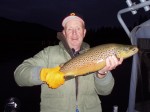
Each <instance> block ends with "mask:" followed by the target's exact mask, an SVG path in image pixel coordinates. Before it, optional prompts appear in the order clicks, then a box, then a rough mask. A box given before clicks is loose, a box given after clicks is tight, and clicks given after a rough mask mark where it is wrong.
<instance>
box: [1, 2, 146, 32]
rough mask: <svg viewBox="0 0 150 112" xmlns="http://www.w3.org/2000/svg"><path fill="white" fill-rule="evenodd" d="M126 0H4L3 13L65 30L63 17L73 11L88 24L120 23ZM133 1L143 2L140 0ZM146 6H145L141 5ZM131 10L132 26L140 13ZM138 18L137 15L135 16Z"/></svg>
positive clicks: (12, 18)
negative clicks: (134, 13) (120, 11)
mask: <svg viewBox="0 0 150 112" xmlns="http://www.w3.org/2000/svg"><path fill="white" fill-rule="evenodd" d="M125 1H126V0H84V1H83V0H44V1H42V0H29V1H26V0H1V1H0V17H5V18H7V19H11V20H17V21H25V22H31V23H38V24H41V25H44V26H46V27H49V28H52V29H56V30H61V21H62V19H63V18H64V17H65V16H66V15H68V14H69V13H70V12H76V13H78V14H80V15H81V16H82V17H83V18H84V20H85V22H86V24H87V27H88V28H94V29H96V28H100V27H102V26H106V27H107V26H111V27H113V26H120V23H119V22H118V19H117V13H118V11H119V10H121V9H124V8H127V4H126V2H125ZM133 2H136V3H137V4H138V3H139V1H138V0H134V1H133ZM141 10H143V9H141ZM141 14H142V15H144V14H146V13H145V12H142V13H138V14H137V15H135V16H133V15H132V14H131V13H129V14H128V15H127V16H125V18H124V19H125V20H127V23H129V25H130V26H132V25H133V24H134V23H135V22H136V21H137V18H138V17H139V16H140V15H141ZM134 17H135V18H136V19H135V18H134Z"/></svg>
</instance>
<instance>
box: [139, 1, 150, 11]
mask: <svg viewBox="0 0 150 112" xmlns="http://www.w3.org/2000/svg"><path fill="white" fill-rule="evenodd" d="M140 2H141V3H143V2H146V0H140ZM144 10H145V11H149V10H150V7H149V6H145V7H144Z"/></svg>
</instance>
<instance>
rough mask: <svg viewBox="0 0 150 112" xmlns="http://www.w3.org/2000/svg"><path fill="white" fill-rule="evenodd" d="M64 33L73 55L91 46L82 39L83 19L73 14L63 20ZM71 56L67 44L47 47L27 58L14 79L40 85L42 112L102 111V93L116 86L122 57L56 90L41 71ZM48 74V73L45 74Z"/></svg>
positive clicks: (108, 92) (83, 31)
mask: <svg viewBox="0 0 150 112" xmlns="http://www.w3.org/2000/svg"><path fill="white" fill-rule="evenodd" d="M62 26H63V28H64V29H63V31H62V33H63V35H64V37H65V39H66V42H67V44H68V46H69V47H70V49H73V51H74V54H78V53H79V51H81V50H83V51H84V49H87V48H89V45H88V44H87V43H85V42H83V39H84V37H85V34H86V29H85V23H84V21H83V19H82V18H81V17H79V16H76V15H75V14H74V13H72V14H71V15H69V16H67V17H66V18H64V20H63V21H62ZM69 59H71V56H70V55H69V53H68V52H67V50H66V48H65V46H64V45H63V43H62V42H61V41H60V43H59V45H55V46H48V47H47V48H45V49H44V50H42V51H40V52H39V53H38V54H36V55H35V56H33V57H32V58H29V59H26V60H25V61H23V63H22V64H20V65H19V66H18V67H17V68H16V70H15V72H14V77H15V81H16V82H17V84H18V85H19V86H35V85H41V103H40V105H41V106H40V111H41V112H102V109H101V102H100V99H99V96H98V94H99V95H108V94H110V93H111V91H112V89H113V86H114V78H113V76H112V74H111V72H110V71H111V70H112V69H115V68H116V67H117V66H118V65H120V64H121V63H122V61H123V59H120V60H118V59H117V58H116V57H115V56H111V57H108V58H107V59H106V67H104V68H103V69H102V70H99V71H98V72H96V73H92V74H90V75H86V76H79V77H77V78H73V79H70V80H68V81H66V82H65V83H64V84H63V85H61V86H60V87H58V88H56V89H53V88H50V87H49V86H48V85H47V83H50V82H47V83H44V82H43V81H42V80H41V70H44V68H47V69H49V68H52V67H56V66H59V65H61V64H62V63H65V62H66V61H68V60H69ZM45 75H46V74H45Z"/></svg>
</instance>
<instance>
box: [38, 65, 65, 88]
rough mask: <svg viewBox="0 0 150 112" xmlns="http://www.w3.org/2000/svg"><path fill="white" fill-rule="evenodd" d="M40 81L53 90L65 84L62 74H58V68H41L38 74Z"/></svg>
mask: <svg viewBox="0 0 150 112" xmlns="http://www.w3.org/2000/svg"><path fill="white" fill-rule="evenodd" d="M40 79H41V80H42V81H43V82H46V83H47V85H48V86H49V87H50V88H53V89H55V88H58V87H59V86H61V85H62V84H64V83H65V79H64V73H63V72H60V67H59V66H57V67H54V68H43V69H42V70H41V73H40Z"/></svg>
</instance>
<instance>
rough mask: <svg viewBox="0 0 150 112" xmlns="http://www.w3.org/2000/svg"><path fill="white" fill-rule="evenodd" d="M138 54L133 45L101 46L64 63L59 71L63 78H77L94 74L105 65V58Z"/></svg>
mask: <svg viewBox="0 0 150 112" xmlns="http://www.w3.org/2000/svg"><path fill="white" fill-rule="evenodd" d="M137 52H138V48H137V47H136V46H133V45H123V44H113V43H112V44H103V45H99V46H96V47H93V48H91V49H89V50H88V51H87V52H85V53H83V54H80V55H78V56H77V57H75V58H73V59H71V60H69V61H68V62H66V63H65V64H64V65H63V66H62V67H61V69H60V71H61V72H63V73H64V75H65V76H79V75H84V74H87V73H91V72H95V71H98V70H100V69H102V68H103V67H105V65H106V62H105V61H106V58H107V57H108V56H112V55H115V56H116V57H117V58H121V57H122V58H124V59H125V58H128V57H131V56H132V55H134V54H135V53H137Z"/></svg>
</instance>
